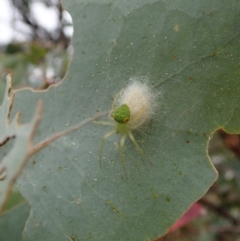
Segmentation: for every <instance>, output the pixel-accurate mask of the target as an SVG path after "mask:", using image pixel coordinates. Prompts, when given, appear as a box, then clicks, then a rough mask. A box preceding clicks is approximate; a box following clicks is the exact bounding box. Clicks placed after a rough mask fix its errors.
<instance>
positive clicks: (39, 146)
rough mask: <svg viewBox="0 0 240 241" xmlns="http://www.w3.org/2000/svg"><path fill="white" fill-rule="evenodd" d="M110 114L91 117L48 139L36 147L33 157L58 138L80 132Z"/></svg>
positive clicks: (101, 113) (33, 150)
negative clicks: (85, 126)
mask: <svg viewBox="0 0 240 241" xmlns="http://www.w3.org/2000/svg"><path fill="white" fill-rule="evenodd" d="M107 113H108V112H100V113H98V114H96V115H95V116H93V117H91V118H88V119H86V120H84V121H82V122H81V123H79V124H77V125H76V126H73V127H71V128H69V129H67V130H65V131H61V132H58V133H56V134H54V135H52V136H51V137H49V138H48V139H46V140H44V141H42V142H40V143H38V144H37V145H35V146H34V147H33V148H32V150H31V155H33V154H35V153H36V152H38V151H39V150H41V149H43V148H44V147H46V146H48V145H49V144H50V143H52V142H53V141H55V140H57V139H58V138H60V137H62V136H64V135H66V134H68V133H70V132H73V131H76V130H78V129H79V128H81V127H82V126H84V125H86V124H89V123H91V122H93V121H94V120H96V119H97V118H99V117H101V116H104V115H106V114H107Z"/></svg>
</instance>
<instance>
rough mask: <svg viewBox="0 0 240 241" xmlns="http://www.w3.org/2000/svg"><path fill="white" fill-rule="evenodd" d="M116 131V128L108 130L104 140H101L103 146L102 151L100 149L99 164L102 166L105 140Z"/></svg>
mask: <svg viewBox="0 0 240 241" xmlns="http://www.w3.org/2000/svg"><path fill="white" fill-rule="evenodd" d="M114 133H116V129H115V128H114V129H112V130H110V131H109V132H107V133H106V134H105V135H104V137H103V138H102V142H101V147H100V151H99V164H100V166H101V162H102V152H103V147H104V144H105V140H106V139H107V138H108V137H109V136H111V135H112V134H114Z"/></svg>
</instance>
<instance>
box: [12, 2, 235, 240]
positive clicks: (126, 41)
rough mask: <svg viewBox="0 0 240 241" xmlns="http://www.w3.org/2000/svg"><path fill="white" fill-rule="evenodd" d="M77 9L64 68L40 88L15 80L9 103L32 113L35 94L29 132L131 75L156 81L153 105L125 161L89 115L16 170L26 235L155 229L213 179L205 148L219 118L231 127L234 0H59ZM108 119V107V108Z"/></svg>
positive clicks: (68, 121) (53, 124)
mask: <svg viewBox="0 0 240 241" xmlns="http://www.w3.org/2000/svg"><path fill="white" fill-rule="evenodd" d="M64 4H65V6H66V7H67V10H68V11H69V12H70V14H71V15H72V17H73V21H74V38H73V46H74V57H73V60H72V62H71V65H70V67H69V71H68V73H67V75H66V78H65V80H64V81H63V82H62V83H61V84H60V85H58V86H53V87H51V88H50V89H49V90H48V91H46V92H31V91H29V90H27V89H26V90H21V91H18V92H17V94H16V100H17V101H16V105H15V106H14V110H15V111H18V110H22V112H23V120H28V119H29V118H30V115H31V113H32V112H33V109H34V108H35V106H36V101H37V100H38V99H43V101H44V114H43V121H42V123H41V126H40V131H39V133H38V136H37V141H40V140H42V139H46V137H48V136H49V135H51V134H53V133H55V132H59V131H61V130H63V129H65V128H66V127H68V126H73V125H75V124H77V123H79V122H80V121H81V120H83V119H85V118H86V117H89V116H93V115H94V114H95V112H96V111H104V110H110V106H111V103H112V101H113V97H114V95H115V94H116V93H117V92H118V91H120V90H121V89H122V88H123V87H124V86H125V85H126V84H127V83H128V81H129V79H130V78H132V77H136V78H139V77H141V76H144V77H147V78H148V79H149V82H150V84H151V85H152V86H154V87H155V89H156V91H159V92H161V96H160V98H159V100H158V102H159V103H158V113H157V116H156V117H155V118H154V119H153V120H152V122H151V123H149V124H148V125H147V126H146V128H145V129H144V130H143V131H142V132H140V133H136V132H135V133H134V136H135V137H136V139H137V141H138V143H139V145H140V146H141V147H142V148H143V149H144V151H145V153H146V155H147V156H148V157H149V158H150V160H151V162H152V163H153V166H151V165H149V163H147V162H146V161H145V160H143V158H142V156H141V155H140V154H139V153H138V152H137V151H136V150H135V148H134V146H133V145H132V143H131V142H130V141H127V143H126V146H125V151H126V156H125V158H126V164H125V168H126V172H127V174H128V179H126V178H125V175H124V171H123V169H122V166H121V162H120V161H119V159H120V156H119V150H118V148H116V145H115V143H116V142H117V141H118V140H119V137H120V136H118V135H115V136H114V137H112V138H109V139H108V140H107V141H106V144H105V147H104V157H105V158H104V160H103V162H102V167H100V166H99V163H98V159H99V148H100V143H101V138H102V137H103V135H104V134H105V133H106V132H107V131H108V130H109V128H108V127H107V126H99V125H95V124H91V125H88V126H85V127H84V128H82V129H81V130H80V131H79V132H75V133H72V134H69V135H67V136H65V137H63V138H61V139H59V140H58V141H56V142H54V144H52V145H50V146H49V147H47V148H46V149H44V150H43V151H42V152H41V153H39V154H38V155H36V156H35V158H34V160H33V161H31V163H29V165H28V166H27V168H26V169H25V171H24V175H23V176H22V178H21V179H20V180H19V181H18V187H19V190H20V191H21V192H22V194H23V195H24V196H25V198H26V199H27V200H28V201H29V203H30V205H31V209H32V211H31V215H30V217H29V220H28V222H27V224H26V229H25V231H24V240H35V241H38V240H39V241H42V240H46V241H47V240H58V241H62V240H98V241H100V240H105V241H106V240H138V241H139V240H150V239H154V238H157V237H158V236H160V235H162V234H164V233H165V232H166V231H167V229H168V228H169V227H170V226H171V224H173V223H174V221H175V220H176V219H177V218H179V217H180V216H181V215H182V214H183V213H184V212H185V211H186V210H187V209H188V208H189V206H190V205H191V204H192V203H193V202H194V201H196V200H198V199H199V198H200V197H201V196H202V195H203V194H204V193H205V192H206V191H207V190H208V188H209V187H210V186H211V184H212V183H213V182H214V180H215V179H216V171H215V169H214V167H213V166H212V164H211V163H210V161H209V159H208V155H207V145H208V139H209V136H210V135H211V133H212V132H213V131H214V130H216V129H217V128H219V127H226V126H227V127H228V130H232V131H235V132H237V131H239V124H238V120H239V113H240V112H239V111H238V108H239V94H238V93H239V90H240V84H239V81H238V78H239V49H240V48H239V47H240V46H239V45H240V41H239V31H240V28H239V20H240V14H239V12H240V4H239V3H238V2H236V1H233V0H230V1H224V0H218V1H211V2H210V1H207V0H196V1H192V0H191V1H190V0H179V1H174V0H169V1H149V0H136V1H133V0H132V1H120V0H119V1H117V0H115V1H106V0H98V1H95V2H89V1H80V0H71V1H64ZM106 119H107V117H106Z"/></svg>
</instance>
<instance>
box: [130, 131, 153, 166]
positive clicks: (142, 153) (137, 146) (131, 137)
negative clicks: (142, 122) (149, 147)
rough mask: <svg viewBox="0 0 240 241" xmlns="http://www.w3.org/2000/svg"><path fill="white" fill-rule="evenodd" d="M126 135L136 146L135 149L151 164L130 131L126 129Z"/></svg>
mask: <svg viewBox="0 0 240 241" xmlns="http://www.w3.org/2000/svg"><path fill="white" fill-rule="evenodd" d="M128 136H129V138H130V139H131V141H132V142H133V144H134V146H135V147H136V148H137V150H138V151H139V152H140V153H141V155H142V156H143V157H144V158H145V159H146V160H147V161H148V162H149V163H150V164H151V165H152V163H151V161H150V160H149V159H148V158H147V157H146V155H145V153H144V152H143V150H142V148H141V147H140V146H139V145H138V144H137V142H136V140H135V138H134V136H133V134H132V132H131V131H130V130H129V131H128Z"/></svg>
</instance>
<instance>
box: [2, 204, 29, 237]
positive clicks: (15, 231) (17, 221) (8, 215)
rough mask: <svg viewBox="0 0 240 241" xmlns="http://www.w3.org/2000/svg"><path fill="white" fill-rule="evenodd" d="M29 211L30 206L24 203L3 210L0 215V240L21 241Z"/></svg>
mask: <svg viewBox="0 0 240 241" xmlns="http://www.w3.org/2000/svg"><path fill="white" fill-rule="evenodd" d="M29 211H30V207H29V205H28V204H26V203H25V204H21V205H18V206H16V207H15V208H12V209H10V210H9V211H7V212H5V213H4V214H3V215H2V216H1V217H0V240H2V241H6V240H13V241H21V240H22V232H23V229H24V226H25V222H26V220H27V218H28V215H29Z"/></svg>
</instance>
